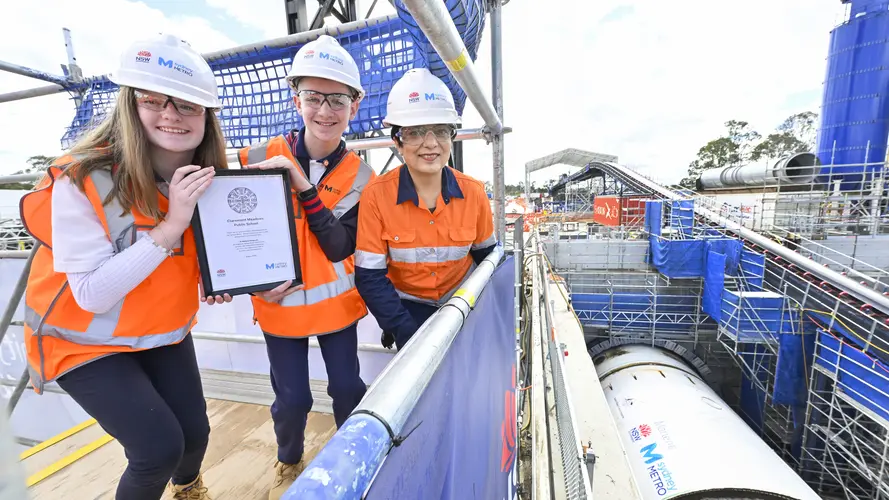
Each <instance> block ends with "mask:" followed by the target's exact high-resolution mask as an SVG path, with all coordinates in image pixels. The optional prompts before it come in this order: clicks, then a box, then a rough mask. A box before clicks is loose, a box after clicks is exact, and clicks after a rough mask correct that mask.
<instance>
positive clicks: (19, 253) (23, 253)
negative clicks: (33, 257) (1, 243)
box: [0, 250, 30, 259]
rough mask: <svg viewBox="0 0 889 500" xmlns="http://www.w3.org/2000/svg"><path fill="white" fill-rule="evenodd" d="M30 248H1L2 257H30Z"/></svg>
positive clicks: (0, 254) (0, 257)
mask: <svg viewBox="0 0 889 500" xmlns="http://www.w3.org/2000/svg"><path fill="white" fill-rule="evenodd" d="M29 255H30V250H0V259H28V258H29Z"/></svg>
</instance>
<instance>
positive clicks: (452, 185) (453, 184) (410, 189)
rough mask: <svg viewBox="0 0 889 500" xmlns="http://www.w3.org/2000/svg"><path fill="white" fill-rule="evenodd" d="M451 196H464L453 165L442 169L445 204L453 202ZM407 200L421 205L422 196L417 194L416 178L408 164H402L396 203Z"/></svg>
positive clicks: (442, 192)
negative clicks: (413, 176) (414, 178)
mask: <svg viewBox="0 0 889 500" xmlns="http://www.w3.org/2000/svg"><path fill="white" fill-rule="evenodd" d="M451 198H463V191H462V190H461V189H460V185H459V184H457V177H456V176H455V175H454V172H453V171H452V170H451V167H447V166H446V167H444V168H443V169H441V199H442V200H444V202H445V205H447V204H448V203H450V202H451ZM406 201H412V202H414V205H416V206H418V207H419V206H420V196H419V195H418V194H417V187H416V186H414V180H413V179H412V178H411V174H410V171H408V168H407V165H402V166H401V171H400V172H399V173H398V199H397V200H396V201H395V204H396V205H401V204H402V203H404V202H406Z"/></svg>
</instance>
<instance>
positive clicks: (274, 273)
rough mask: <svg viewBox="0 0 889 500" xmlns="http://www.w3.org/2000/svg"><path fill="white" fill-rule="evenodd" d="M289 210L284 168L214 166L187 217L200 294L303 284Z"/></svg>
mask: <svg viewBox="0 0 889 500" xmlns="http://www.w3.org/2000/svg"><path fill="white" fill-rule="evenodd" d="M293 213H294V212H293V198H292V197H291V194H290V174H289V173H288V172H287V170H286V169H271V170H245V169H225V170H223V169H220V170H217V171H216V175H215V177H214V179H213V181H212V182H211V183H210V187H209V188H208V189H207V191H205V192H204V194H203V195H201V198H200V199H199V200H198V203H197V206H196V207H195V210H194V216H193V217H192V221H191V224H192V227H193V228H194V239H195V244H196V245H197V253H198V263H199V264H200V270H201V277H202V278H203V282H204V295H205V296H208V297H209V296H211V295H222V294H225V293H227V294H229V295H231V296H235V295H242V294H247V293H253V292H262V291H266V290H271V289H273V288H275V287H277V286H279V285H281V284H282V283H284V282H285V281H287V280H292V283H291V284H292V286H297V285H301V284H302V271H301V268H300V261H299V248H298V246H297V244H296V241H297V240H296V227H295V224H294V221H293Z"/></svg>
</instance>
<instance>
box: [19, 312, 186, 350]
mask: <svg viewBox="0 0 889 500" xmlns="http://www.w3.org/2000/svg"><path fill="white" fill-rule="evenodd" d="M122 308H123V301H120V302H118V303H117V305H115V306H114V308H113V309H111V310H110V311H108V312H106V313H102V314H95V315H93V319H92V321H90V324H89V325H88V326H87V327H86V331H84V332H80V331H77V330H72V329H69V328H60V327H57V326H54V325H51V324H49V323H43V326H42V327H41V326H40V322H41V321H42V320H43V317H42V316H40V314H39V313H38V312H37V311H35V310H34V309H31V308H30V307H28V306H25V323H26V324H27V325H28V326H29V327H30V328H31V329H32V330H33V331H35V332H36V331H38V328H39V332H40V335H46V336H49V337H55V338H57V339H62V340H66V341H68V342H72V343H75V344H80V345H110V346H120V347H129V348H132V349H150V348H152V347H161V346H165V345H168V344H172V343H174V342H178V341H180V340H182V339H184V338H185V335H186V334H188V327H189V326H190V325H191V320H192V319H194V317H193V316H192V318H189V320H188V322H187V323H186V324H184V325H182V326H181V327H179V328H176V329H175V330H173V331H170V332H163V333H155V334H151V335H142V336H138V337H116V336H114V330H115V329H116V328H117V322H118V320H119V319H120V311H121V309H122ZM50 310H52V309H50Z"/></svg>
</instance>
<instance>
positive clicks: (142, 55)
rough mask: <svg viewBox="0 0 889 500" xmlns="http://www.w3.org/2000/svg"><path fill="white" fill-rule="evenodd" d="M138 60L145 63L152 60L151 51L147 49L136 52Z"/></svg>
mask: <svg viewBox="0 0 889 500" xmlns="http://www.w3.org/2000/svg"><path fill="white" fill-rule="evenodd" d="M136 62H137V63H143V64H144V63H148V62H151V52H149V51H147V50H140V51H139V53H138V54H136Z"/></svg>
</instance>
